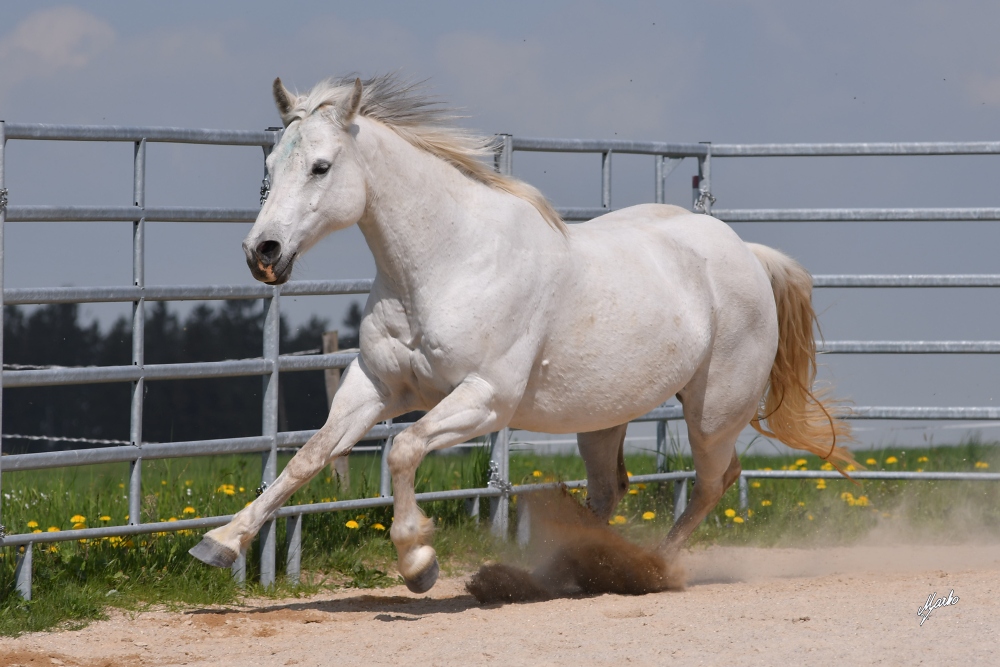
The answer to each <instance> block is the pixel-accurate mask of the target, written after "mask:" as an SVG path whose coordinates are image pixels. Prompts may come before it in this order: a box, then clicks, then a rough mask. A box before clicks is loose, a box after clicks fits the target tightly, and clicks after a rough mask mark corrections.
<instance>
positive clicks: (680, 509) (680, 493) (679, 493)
mask: <svg viewBox="0 0 1000 667" xmlns="http://www.w3.org/2000/svg"><path fill="white" fill-rule="evenodd" d="M687 504H688V481H687V480H686V479H679V480H677V481H676V482H674V523H677V520H678V519H680V518H681V514H683V513H684V510H685V509H687Z"/></svg>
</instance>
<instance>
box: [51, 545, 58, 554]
mask: <svg viewBox="0 0 1000 667" xmlns="http://www.w3.org/2000/svg"><path fill="white" fill-rule="evenodd" d="M49 553H51V554H57V553H59V547H57V546H56V545H54V544H50V545H49Z"/></svg>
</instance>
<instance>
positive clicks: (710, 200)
mask: <svg viewBox="0 0 1000 667" xmlns="http://www.w3.org/2000/svg"><path fill="white" fill-rule="evenodd" d="M706 203H707V204H708V206H711V205H712V204H714V203H715V197H714V196H713V195H712V193H711V192H709V191H708V190H701V191H700V192H699V194H698V199H696V200H695V202H694V210H695V211H697V212H698V213H708V208H706V206H705V204H706Z"/></svg>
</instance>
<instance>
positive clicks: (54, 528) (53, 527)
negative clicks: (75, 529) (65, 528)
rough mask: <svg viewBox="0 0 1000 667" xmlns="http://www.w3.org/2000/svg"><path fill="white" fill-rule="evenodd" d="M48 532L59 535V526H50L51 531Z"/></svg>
mask: <svg viewBox="0 0 1000 667" xmlns="http://www.w3.org/2000/svg"><path fill="white" fill-rule="evenodd" d="M48 532H50V533H58V532H59V527H58V526H49V531H48Z"/></svg>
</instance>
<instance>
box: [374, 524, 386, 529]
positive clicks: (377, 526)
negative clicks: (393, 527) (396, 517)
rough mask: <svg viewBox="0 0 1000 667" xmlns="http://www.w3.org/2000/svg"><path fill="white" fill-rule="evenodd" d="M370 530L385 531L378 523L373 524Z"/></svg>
mask: <svg viewBox="0 0 1000 667" xmlns="http://www.w3.org/2000/svg"><path fill="white" fill-rule="evenodd" d="M372 530H385V526H383V525H382V524H380V523H373V524H372Z"/></svg>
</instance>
